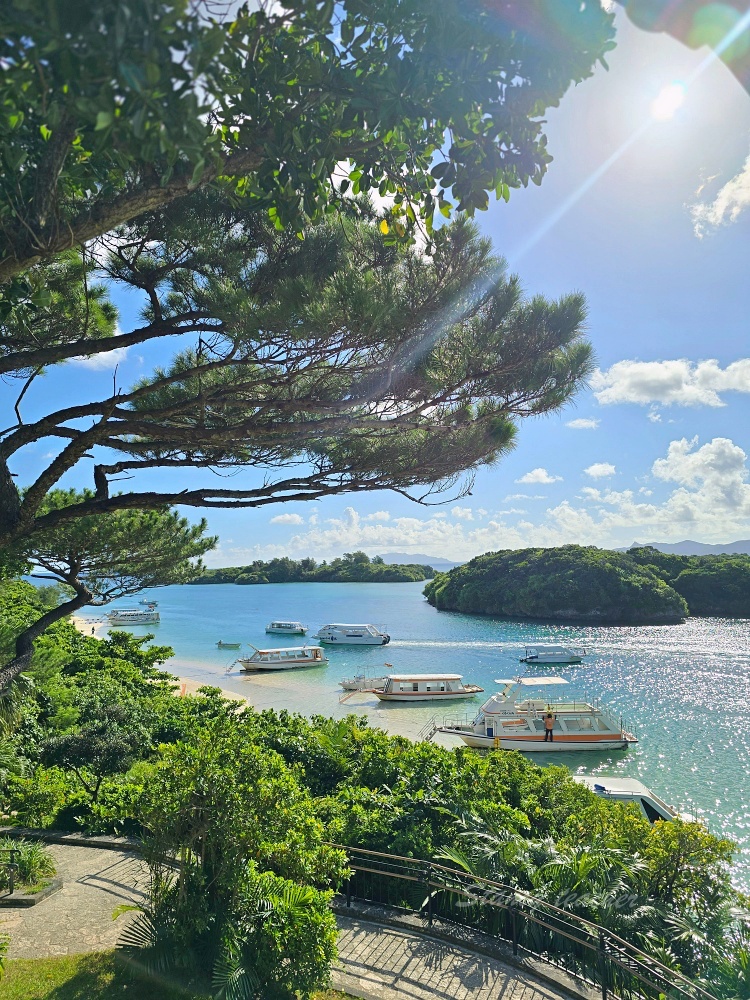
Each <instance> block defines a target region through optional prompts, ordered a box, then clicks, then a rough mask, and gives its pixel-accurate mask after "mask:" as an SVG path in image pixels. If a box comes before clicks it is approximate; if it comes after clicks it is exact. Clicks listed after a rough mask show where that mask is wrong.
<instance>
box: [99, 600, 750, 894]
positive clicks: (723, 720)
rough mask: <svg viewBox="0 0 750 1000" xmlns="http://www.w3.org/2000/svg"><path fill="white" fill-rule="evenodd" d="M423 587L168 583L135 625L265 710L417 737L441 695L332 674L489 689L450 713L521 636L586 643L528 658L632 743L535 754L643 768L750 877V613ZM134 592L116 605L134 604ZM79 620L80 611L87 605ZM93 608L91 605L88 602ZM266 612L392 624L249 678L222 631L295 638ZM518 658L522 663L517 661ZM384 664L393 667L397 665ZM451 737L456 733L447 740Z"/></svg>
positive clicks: (595, 768) (500, 668) (200, 674)
mask: <svg viewBox="0 0 750 1000" xmlns="http://www.w3.org/2000/svg"><path fill="white" fill-rule="evenodd" d="M422 587H423V584H411V583H403V584H387V583H371V584H370V583H360V584H338V583H304V584H295V583H291V584H270V585H266V586H244V587H243V586H237V585H234V584H219V585H209V586H181V587H180V586H176V587H165V588H162V589H159V590H155V591H152V592H150V593H149V595H148V596H153V597H155V598H156V599H158V601H159V611H160V612H161V622H160V623H159V624H158V625H152V626H143V625H140V626H135V627H131V629H130V630H131V631H132V632H134V633H135V634H138V635H142V634H145V633H146V632H147V631H153V632H155V633H156V639H155V641H156V642H158V643H160V644H164V645H169V646H172V647H173V648H174V650H175V656H174V659H172V660H170V661H169V662H168V663H167V669H170V670H172V671H173V672H174V673H177V674H179V675H180V676H182V677H185V678H191V679H194V680H198V681H205V682H206V683H207V684H213V685H216V686H219V687H223V688H225V689H227V690H231V691H235V692H238V693H240V694H243V695H245V696H246V697H247V698H248V699H249V700H250V702H251V703H252V704H253V705H255V706H256V707H258V708H266V707H274V708H288V709H291V710H294V711H298V712H303V713H305V714H308V715H309V714H313V713H319V714H324V715H332V716H344V715H346V714H348V713H351V712H359V713H363V714H366V715H367V716H368V717H369V718H370V719H371V721H372V722H373V724H376V725H379V726H382V727H383V728H385V729H388V730H389V731H391V732H398V733H403V734H405V735H412V736H414V735H416V734H417V732H418V731H419V729H420V728H421V726H422V725H423V724H424V723H425V722H427V721H428V720H429V719H430V718H432V716H434V715H435V712H436V711H438V712H441V713H442V710H443V708H444V706H440V705H438V706H435V705H434V704H433V705H432V706H430V704H429V703H428V704H425V705H423V706H422V707H421V708H417V707H416V706H410V705H400V704H397V703H388V704H381V703H380V702H378V701H377V699H376V698H374V696H372V695H367V694H356V695H354V697H352V698H350V699H348V700H347V701H345V702H344V703H339V695H340V694H341V689H340V688H339V687H338V681H339V679H340V678H341V677H349V676H353V675H354V674H358V673H363V672H364V673H367V674H368V675H378V674H380V673H384V672H388V671H387V670H386V668H385V667H384V663H385V662H386V661H387V663H388V664H389V665H391V664H392V670H393V672H397V671H419V672H423V673H427V672H441V671H455V672H457V673H461V674H463V675H464V679H465V680H466V681H471V682H474V683H477V684H481V685H482V687H484V688H485V690H486V692H487V694H485V695H478V696H477V697H476V698H474V699H473V700H469V701H466V702H457V703H453V705H452V706H447V707H446V708H447V711H449V712H450V713H451V714H453V715H459V714H464V713H466V714H468V715H471V716H473V715H474V714H475V713H476V710H477V709H478V708H479V706H480V705H481V703H482V701H483V699H485V698H486V697H488V695H489V693H491V692H492V691H493V690H495V685H494V683H493V680H494V678H496V677H513V676H515V675H516V674H518V673H519V663H518V658H519V656H521V655H523V647H524V645H525V644H534V643H536V642H548V643H564V644H572V645H577V646H584V647H585V648H586V649H587V650H589V653H590V655H589V656H587V657H586V661H585V662H584V663H583V664H581V665H580V666H571V667H562V668H558V667H551V668H549V667H548V668H546V670H545V669H544V668H542V669H540V668H533V669H532V672H536V673H559V674H561V675H562V676H564V677H566V678H567V679H568V680H569V681H571V683H572V685H573V686H572V687H571V688H569V689H568V692H569V693H570V694H574V693H580V694H582V695H585V696H587V697H589V698H591V697H599V698H601V700H602V701H603V702H604V703H605V704H606V705H608V706H609V707H610V708H611V709H612V710H613V711H614V713H615V714H617V715H621V716H622V717H623V719H624V720H626V721H627V722H628V723H629V728H631V730H634V731H635V733H636V735H637V736H638V738H639V741H640V742H639V743H638V745H637V746H636V747H634V748H631V749H629V750H622V751H615V752H611V753H609V754H602V755H600V754H596V753H588V752H587V753H577V754H576V753H568V754H565V753H556V754H554V755H553V754H538V753H535V754H534V755H533V758H534V760H536V761H537V762H538V763H540V764H544V763H550V762H551V761H552V760H553V759H554V762H555V763H560V764H566V765H567V766H568V767H570V768H571V769H573V770H575V771H579V772H582V773H593V774H610V775H611V774H618V775H631V776H634V777H638V778H640V779H641V780H642V781H644V782H645V783H646V784H647V785H648V786H649V787H650V788H652V789H653V790H654V791H655V792H657V793H658V794H659V795H661V796H662V797H663V798H664V799H666V801H667V802H670V803H671V804H673V805H675V806H677V807H682V808H684V809H685V810H686V811H689V812H692V813H695V814H698V815H699V816H701V817H703V818H704V819H705V820H706V822H707V823H708V825H709V828H710V830H711V832H712V833H715V834H725V835H727V836H729V837H731V838H732V839H733V840H735V841H736V842H737V843H738V845H739V846H740V847H741V848H742V851H741V853H740V854H739V855H738V860H737V868H736V879H737V882H738V884H740V885H742V886H744V887H745V888H750V780H749V779H750V620H739V621H738V620H731V619H721V618H703V619H700V618H699V619H694V620H691V621H689V622H687V623H686V624H684V625H670V626H651V627H640V628H630V627H622V628H618V627H606V628H604V627H584V626H560V625H546V624H545V625H538V624H529V623H522V622H513V621H503V620H500V619H493V618H484V617H473V616H469V615H462V614H456V613H454V612H438V611H436V610H435V609H434V608H432V607H430V605H429V604H427V602H426V601H425V600H424V598H423V597H422ZM135 604H136V602H135V601H133V599H130V600H129V601H120V602H118V603H117V604H115V605H113V607H135ZM81 617H83V615H81ZM87 617H89V618H91V619H93V618H94V617H95V616H94V614H93V613H92V612H91V611H90V612H89V613H88V615H87ZM272 618H290V619H293V620H299V621H302V622H304V623H305V624H306V625H308V626H310V629H311V634H312V632H314V631H317V628H318V627H319V626H320V625H323V624H327V623H329V622H352V623H357V622H370V623H373V624H379V625H384V626H385V627H386V628H385V630H386V631H387V632H388V633H389V634H390V635H391V642H390V644H389V645H388V646H386V647H360V648H351V647H350V648H349V649H343V648H341V649H332V650H330V652H329V653H328V655H329V657H330V663H329V665H328V666H327V667H321V668H317V669H307V670H294V671H282V672H276V673H268V674H262V675H259V676H248V675H245V674H241V673H240V672H239V671H238V669H237V667H236V666H233V665H232V664H233V661H234V658H235V656H237V655H238V653H237V652H234V651H232V650H217V648H216V642H217V640H219V639H222V640H224V641H225V642H242V643H243V649H244V651H245V653H247V652H248V650H249V647H248V645H247V644H248V643H252V644H254V645H256V646H260V647H265V648H267V647H272V646H285V645H287V646H288V645H298V644H299V640H298V639H297V638H296V637H284V636H266V634H265V632H264V627H265V624H266V623H267V622H269V621H270V620H271V619H272ZM522 666H523V665H521V667H522ZM389 669H390V668H389ZM446 741H447V742H450V740H449V739H448V738H446Z"/></svg>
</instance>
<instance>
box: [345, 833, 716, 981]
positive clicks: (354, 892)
mask: <svg viewBox="0 0 750 1000" xmlns="http://www.w3.org/2000/svg"><path fill="white" fill-rule="evenodd" d="M332 846H335V847H338V848H339V849H341V850H343V851H345V852H346V854H347V857H348V862H349V867H350V869H352V872H353V873H354V874H353V875H352V876H351V877H350V879H349V881H348V884H347V905H349V904H350V902H351V899H352V898H353V897H354V898H361V899H366V900H368V901H371V902H385V901H387V902H391V903H392V898H393V893H392V892H391V893H388V892H386V896H388V899H387V900H383V899H374V898H373V890H372V889H369V890H368V888H367V886H361V887H360V886H358V885H357V884H356V882H357V874H360V875H364V876H370V877H372V876H375V877H380V878H385V879H393V880H398V882H400V883H401V884H411V885H412V886H413V885H414V884H418V885H421V886H422V888H423V890H424V892H425V896H426V898H425V899H424V900H423V901H422V902H420V903H418V904H417V905H411V904H409V903H408V901H405V900H404V899H403V898H402V897H403V894H401V895H398V894H396V899H397V904H396V905H398V906H399V907H400V908H402V909H403V908H406V909H411V910H413V911H417V912H425V911H426V916H427V920H428V923H429V924H430V926H431V925H432V921H433V917H434V915H435V909H436V904H437V902H438V896H439V895H440V894H441V893H445V894H447V896H448V897H449V899H448V901H447V905H448V908H449V911H450V912H449V914H448V916H447V919H448V920H451V921H452V922H454V923H458V924H461V925H463V926H469V927H471V926H473V925H474V924H475V923H476V922H477V921H476V920H474V922H473V923H472V920H471V914H469V913H468V909H469V907H471V908H472V909H474V908H476V907H479V910H480V917H482V916H483V917H485V918H488V919H489V913H490V912H491V911H492V910H495V911H500V912H503V913H504V914H505V915H506V917H507V918H508V919H507V920H506V926H505V928H501V927H499V926H498V927H496V928H495V929H494V933H496V934H497V936H498V937H504V938H505V939H506V940H510V941H511V942H512V946H513V954H514V955H517V954H518V952H519V949H520V950H523V951H525V952H527V953H528V954H531V955H534V956H535V957H536V958H539V959H541V960H542V961H545V962H550V963H551V964H553V965H556V966H562V967H564V968H567V969H568V971H570V972H572V974H573V975H574V976H576V977H577V978H580V979H584V980H585V981H587V982H588V983H589V984H592V985H597V986H599V987H600V989H601V995H602V1000H607V998H608V997H609V996H613V997H622V998H624V1000H632V998H641V1000H659V998H660V997H663V996H674V997H679V998H683V1000H716V998H715V997H714V996H713V995H712V994H711V993H709V992H708V991H707V990H705V989H704V988H703V987H702V986H699V985H698V984H697V983H694V982H692V981H691V980H689V979H687V978H686V977H685V976H683V975H682V974H681V973H679V972H677V971H676V970H674V969H670V968H669V967H668V966H666V965H664V964H663V963H661V962H659V961H658V960H657V959H655V958H652V957H651V956H650V955H648V954H647V953H646V952H645V951H644V950H643V949H641V948H638V947H637V946H635V945H633V944H631V943H630V942H629V941H626V940H625V939H624V938H621V937H619V935H617V934H615V933H614V932H613V931H610V930H608V929H607V928H606V927H602V926H600V925H599V924H596V923H594V922H593V921H591V920H587V919H586V918H585V917H580V916H578V915H577V914H575V913H571V912H570V911H569V910H565V909H562V908H561V907H559V906H556V905H555V904H554V903H549V902H547V901H546V900H544V899H540V898H538V897H536V896H533V895H532V894H531V893H528V892H525V891H524V890H521V889H516V888H515V887H513V886H510V885H506V884H505V883H503V882H496V881H493V880H492V879H486V878H481V877H479V876H474V875H471V874H469V873H467V872H464V871H461V870H460V869H456V868H448V867H446V866H445V865H441V864H435V863H433V862H429V861H422V860H420V859H417V858H405V857H402V856H400V855H394V854H384V853H382V852H380V851H370V850H366V849H365V848H359V847H344V846H342V845H339V844H336V845H332ZM358 890H360V891H358ZM368 892H369V894H368ZM450 897H460V899H461V900H463V903H462V902H460V901H459V902H458V903H457V904H455V905H451V902H452V901H451V900H450ZM405 903H406V905H404V904H405ZM487 908H489V910H488V909H487ZM519 921H520V922H521V926H520V927H519ZM480 922H481V920H480ZM490 922H491V920H490ZM508 924H509V926H508ZM533 928H537V929H539V930H541V931H543V932H545V935H546V937H545V938H544V939H543V940H542V941H534V940H532V939H531V938H532V935H533V933H534V931H533ZM523 931H525V932H526V938H527V940H525V942H524V941H522V940H521V938H522V937H523V934H522V933H521V932H523ZM556 938H560V939H562V940H561V941H557V940H555V939H556ZM561 945H563V946H561ZM576 948H577V949H578V950H579V952H580V954H576V953H575V949H576ZM586 953H589V954H588V956H586ZM586 957H588V961H587V960H586ZM571 965H572V969H571Z"/></svg>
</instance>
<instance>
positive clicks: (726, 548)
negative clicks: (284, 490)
mask: <svg viewBox="0 0 750 1000" xmlns="http://www.w3.org/2000/svg"><path fill="white" fill-rule="evenodd" d="M645 545H650V546H651V547H652V548H654V549H658V550H659V552H668V553H670V555H676V556H722V555H750V538H746V539H744V540H743V541H739V542H727V544H726V545H706V544H705V542H692V541H689V540H686V541H684V542H633V544H632V545H630V546H628V547H629V548H631V549H640V548H643V547H644V546H645ZM618 551H620V552H627V549H619V550H618ZM383 558H384V559H385V556H384V557H383ZM386 562H388V560H387V559H386ZM432 565H433V567H434V563H433V564H432Z"/></svg>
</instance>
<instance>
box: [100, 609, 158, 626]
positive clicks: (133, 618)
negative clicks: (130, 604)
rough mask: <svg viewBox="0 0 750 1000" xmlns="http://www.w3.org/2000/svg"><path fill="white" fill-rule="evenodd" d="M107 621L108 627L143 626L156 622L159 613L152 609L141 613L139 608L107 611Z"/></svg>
mask: <svg viewBox="0 0 750 1000" xmlns="http://www.w3.org/2000/svg"><path fill="white" fill-rule="evenodd" d="M107 620H108V621H109V624H110V625H144V624H146V623H147V622H158V621H159V620H160V619H159V612H158V611H155V610H154V609H153V608H147V609H146V610H144V611H141V609H140V608H120V609H118V610H117V611H108V612H107Z"/></svg>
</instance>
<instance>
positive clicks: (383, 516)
mask: <svg viewBox="0 0 750 1000" xmlns="http://www.w3.org/2000/svg"><path fill="white" fill-rule="evenodd" d="M390 519H391V515H390V511H387V510H376V511H374V512H373V513H372V514H368V515H367V517H366V518H365V521H390Z"/></svg>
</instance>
